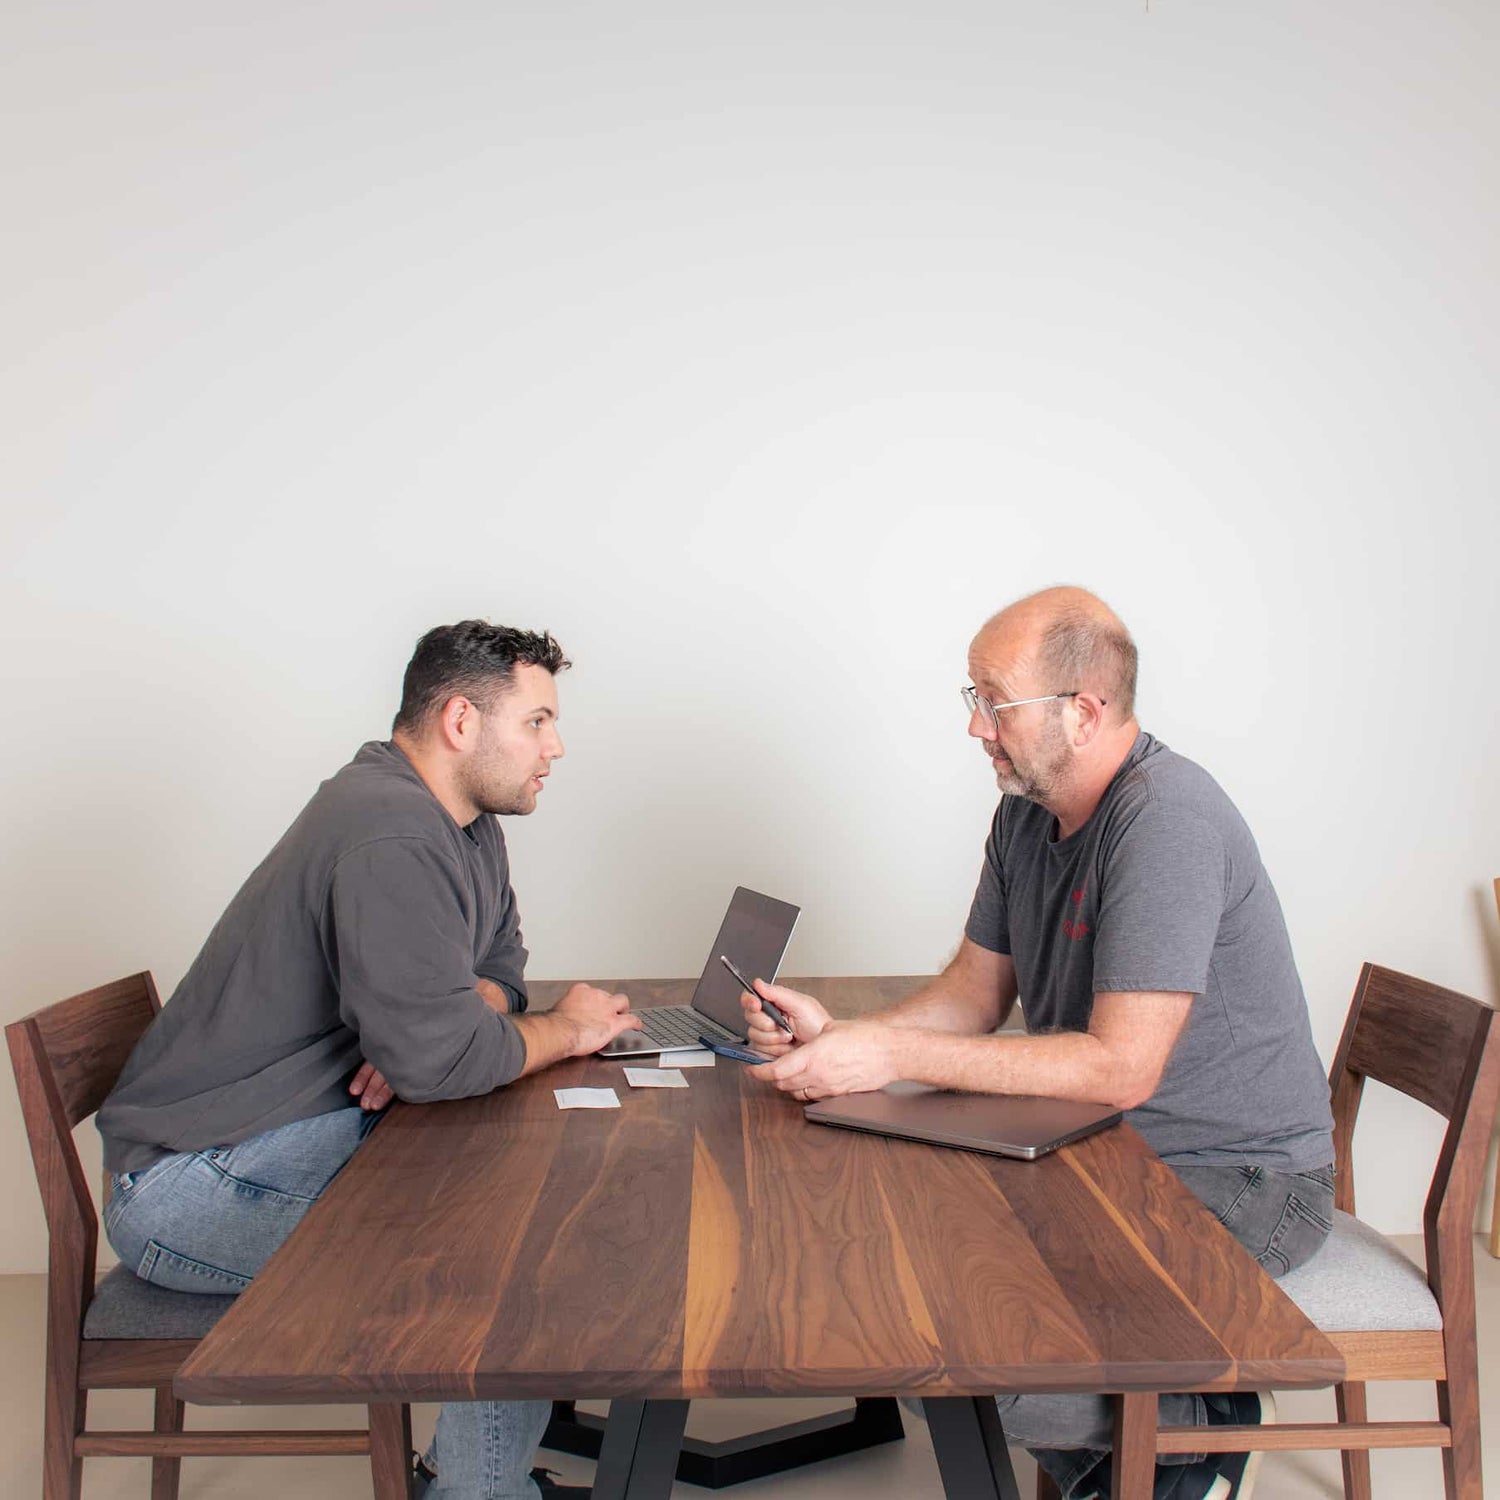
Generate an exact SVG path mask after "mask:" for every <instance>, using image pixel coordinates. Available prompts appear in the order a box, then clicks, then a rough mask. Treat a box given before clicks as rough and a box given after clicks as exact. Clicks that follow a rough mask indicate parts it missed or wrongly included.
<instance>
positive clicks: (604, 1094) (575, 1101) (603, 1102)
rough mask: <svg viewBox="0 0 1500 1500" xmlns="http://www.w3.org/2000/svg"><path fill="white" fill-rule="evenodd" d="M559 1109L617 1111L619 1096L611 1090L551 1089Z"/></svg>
mask: <svg viewBox="0 0 1500 1500" xmlns="http://www.w3.org/2000/svg"><path fill="white" fill-rule="evenodd" d="M552 1094H553V1097H554V1098H555V1099H556V1100H557V1107H558V1108H559V1109H618V1108H619V1107H620V1099H619V1095H617V1094H616V1093H615V1091H614V1090H613V1089H553V1090H552Z"/></svg>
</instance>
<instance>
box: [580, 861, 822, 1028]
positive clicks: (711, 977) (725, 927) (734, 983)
mask: <svg viewBox="0 0 1500 1500" xmlns="http://www.w3.org/2000/svg"><path fill="white" fill-rule="evenodd" d="M800 914H801V908H800V907H796V906H791V905H789V904H788V903H787V902H785V901H776V900H773V899H772V898H771V897H770V896H762V895H761V894H760V892H759V891H751V890H746V889H745V887H744V886H742V885H739V886H736V887H735V889H734V895H733V896H732V897H731V898H730V902H729V910H728V911H726V912H725V913H724V920H723V922H721V923H720V924H719V935H718V936H717V937H716V938H715V939H714V945H713V947H712V948H710V949H709V950H708V962H707V963H705V964H704V966H703V973H702V975H701V977H700V978H699V980H698V988H697V989H695V990H694V991H693V1000H692V1004H690V1005H655V1006H648V1007H647V1008H646V1009H644V1010H640V1011H637V1012H636V1014H637V1015H638V1016H640V1018H641V1022H642V1024H643V1025H644V1026H645V1030H644V1031H627V1032H624V1033H623V1034H622V1035H620V1036H617V1037H616V1038H615V1039H614V1041H612V1042H610V1043H609V1044H608V1045H607V1046H605V1047H604V1048H602V1049H601V1050H600V1052H599V1054H598V1055H599V1056H600V1057H654V1056H655V1055H656V1054H657V1053H660V1052H672V1051H675V1050H677V1049H679V1048H682V1047H699V1046H701V1045H702V1043H701V1042H699V1040H698V1038H699V1036H700V1035H701V1036H711V1037H715V1038H717V1039H718V1040H719V1041H721V1042H730V1043H743V1042H744V1040H745V1030H746V1028H745V1013H744V1011H743V1010H741V1009H740V986H739V981H738V980H736V979H735V978H734V976H733V975H731V974H730V972H729V971H728V970H727V969H726V968H725V967H724V965H723V964H721V963H720V962H719V955H720V954H721V953H722V954H724V956H725V957H726V958H728V959H729V961H730V962H731V963H732V964H733V965H734V966H735V967H736V968H737V969H738V970H739V971H740V972H741V973H742V974H744V975H745V976H746V978H748V979H768V980H769V979H775V977H776V971H777V970H778V969H780V967H781V960H782V956H783V955H784V954H785V953H786V945H787V944H788V943H789V942H790V941H791V938H792V929H793V928H794V927H795V926H796V925H797V918H798V916H799V915H800Z"/></svg>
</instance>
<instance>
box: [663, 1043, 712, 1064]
mask: <svg viewBox="0 0 1500 1500" xmlns="http://www.w3.org/2000/svg"><path fill="white" fill-rule="evenodd" d="M713 1065H714V1055H713V1053H712V1052H710V1051H709V1050H708V1048H707V1047H695V1048H694V1049H693V1050H692V1051H691V1052H663V1053H662V1055H661V1056H660V1057H659V1058H658V1059H657V1061H656V1066H657V1067H658V1068H711V1067H713Z"/></svg>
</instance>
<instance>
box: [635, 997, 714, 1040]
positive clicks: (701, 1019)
mask: <svg viewBox="0 0 1500 1500" xmlns="http://www.w3.org/2000/svg"><path fill="white" fill-rule="evenodd" d="M637 1014H638V1015H639V1016H640V1018H641V1023H642V1026H643V1027H644V1029H645V1032H646V1035H647V1036H649V1037H650V1038H651V1040H652V1041H653V1042H659V1043H660V1044H661V1045H662V1046H664V1047H697V1046H700V1045H701V1043H700V1042H699V1041H698V1038H699V1036H700V1035H702V1034H704V1033H707V1034H708V1035H709V1036H713V1037H719V1038H722V1040H724V1041H726V1042H729V1041H738V1040H739V1038H738V1037H736V1036H734V1035H733V1034H732V1033H731V1032H728V1031H725V1030H724V1028H723V1027H722V1026H720V1025H718V1024H717V1022H714V1021H710V1020H709V1019H708V1017H707V1016H700V1015H699V1014H698V1012H697V1011H695V1010H694V1009H693V1008H692V1006H690V1005H659V1006H656V1007H654V1008H650V1009H647V1010H642V1011H638V1012H637Z"/></svg>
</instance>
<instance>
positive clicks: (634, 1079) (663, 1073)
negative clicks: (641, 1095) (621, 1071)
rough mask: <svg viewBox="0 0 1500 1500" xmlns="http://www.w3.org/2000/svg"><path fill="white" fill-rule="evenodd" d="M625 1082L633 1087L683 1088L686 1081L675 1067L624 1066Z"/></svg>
mask: <svg viewBox="0 0 1500 1500" xmlns="http://www.w3.org/2000/svg"><path fill="white" fill-rule="evenodd" d="M625 1082H626V1083H628V1084H629V1085H630V1086H631V1088H633V1089H685V1088H686V1087H687V1086H688V1081H687V1079H686V1078H684V1077H683V1076H682V1074H681V1073H679V1072H678V1071H677V1069H676V1068H626V1069H625Z"/></svg>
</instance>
